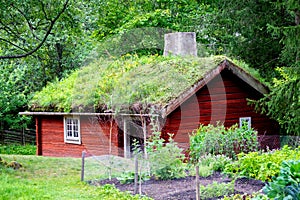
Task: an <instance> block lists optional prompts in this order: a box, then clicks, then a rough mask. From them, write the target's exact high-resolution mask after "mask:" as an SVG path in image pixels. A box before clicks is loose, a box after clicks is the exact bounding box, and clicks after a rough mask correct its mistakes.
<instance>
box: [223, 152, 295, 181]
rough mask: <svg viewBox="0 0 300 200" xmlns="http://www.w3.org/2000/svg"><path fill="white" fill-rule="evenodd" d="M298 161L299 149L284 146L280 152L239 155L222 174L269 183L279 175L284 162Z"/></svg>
mask: <svg viewBox="0 0 300 200" xmlns="http://www.w3.org/2000/svg"><path fill="white" fill-rule="evenodd" d="M291 159H293V160H299V159H300V149H299V148H296V149H292V148H291V147H288V146H284V147H283V148H282V149H281V150H273V151H269V152H264V153H261V152H251V153H248V154H244V153H241V154H239V155H238V160H237V161H235V162H233V163H231V164H227V165H226V167H225V170H224V172H225V173H227V174H236V173H238V174H239V175H241V176H246V177H249V178H254V179H257V180H262V181H270V180H272V177H275V176H277V175H278V174H279V171H280V166H281V163H282V162H283V161H284V160H291Z"/></svg>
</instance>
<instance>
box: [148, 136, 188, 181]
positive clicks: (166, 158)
mask: <svg viewBox="0 0 300 200" xmlns="http://www.w3.org/2000/svg"><path fill="white" fill-rule="evenodd" d="M160 135H161V133H160V132H154V133H153V135H152V136H151V137H150V138H149V140H148V142H147V152H148V159H149V161H150V169H151V174H152V175H154V176H155V177H156V178H157V179H162V180H167V179H176V178H182V177H185V176H186V174H185V171H184V170H185V165H184V163H183V159H184V154H183V153H182V149H180V148H179V147H178V146H177V144H176V142H174V140H173V139H172V135H169V136H170V137H169V141H168V143H166V144H165V140H164V139H163V138H160Z"/></svg>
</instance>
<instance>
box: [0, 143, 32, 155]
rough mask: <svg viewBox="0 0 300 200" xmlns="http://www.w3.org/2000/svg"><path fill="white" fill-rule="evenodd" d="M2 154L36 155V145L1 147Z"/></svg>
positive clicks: (0, 152)
mask: <svg viewBox="0 0 300 200" xmlns="http://www.w3.org/2000/svg"><path fill="white" fill-rule="evenodd" d="M0 154H16V155H35V154H36V146H35V145H24V146H23V145H20V144H10V145H0Z"/></svg>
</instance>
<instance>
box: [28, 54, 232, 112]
mask: <svg viewBox="0 0 300 200" xmlns="http://www.w3.org/2000/svg"><path fill="white" fill-rule="evenodd" d="M226 59H227V58H226V57H224V56H212V57H206V58H197V57H184V58H183V57H173V56H169V57H162V56H150V57H140V58H138V57H132V56H130V57H123V58H120V59H115V60H105V59H99V60H97V61H95V62H93V63H91V64H89V65H87V66H85V67H82V68H81V69H79V70H77V71H74V72H73V73H72V74H70V76H68V77H67V78H64V79H63V80H60V81H59V80H56V81H55V82H52V83H49V84H48V85H47V86H46V87H45V88H44V89H43V90H41V91H40V92H37V93H36V94H35V96H34V97H33V99H32V100H31V102H30V109H31V110H32V111H48V112H49V111H51V112H75V111H76V112H104V111H106V110H113V111H119V110H125V109H129V110H131V111H132V110H139V111H140V110H145V108H147V109H150V108H155V109H161V108H163V107H164V106H165V105H167V104H168V103H169V102H170V101H172V100H174V99H176V98H178V97H179V96H180V95H181V94H183V93H184V92H185V91H186V90H188V89H189V88H190V87H192V86H193V85H194V84H196V83H197V82H198V81H199V80H201V79H202V78H203V77H205V76H206V75H207V74H208V73H210V72H211V71H212V70H213V69H215V68H216V67H217V66H218V65H219V64H220V63H221V62H222V61H224V60H226ZM137 107H138V108H137ZM148 112H149V110H148Z"/></svg>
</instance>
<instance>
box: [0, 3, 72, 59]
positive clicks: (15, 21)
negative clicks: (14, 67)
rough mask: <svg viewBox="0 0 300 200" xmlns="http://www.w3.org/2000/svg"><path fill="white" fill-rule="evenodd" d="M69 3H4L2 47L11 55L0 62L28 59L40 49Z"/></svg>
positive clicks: (0, 23) (7, 55) (0, 57)
mask: <svg viewBox="0 0 300 200" xmlns="http://www.w3.org/2000/svg"><path fill="white" fill-rule="evenodd" d="M51 3H52V2H51ZM68 3H69V0H66V1H65V2H63V4H62V3H61V2H60V1H57V2H55V3H52V4H50V1H36V0H35V1H28V0H26V1H11V0H8V1H1V8H0V10H1V12H0V13H1V14H0V31H1V32H0V33H1V38H0V42H1V43H0V45H1V46H4V47H6V48H2V50H4V49H8V51H9V53H7V52H3V53H4V55H3V56H0V59H7V58H22V57H26V56H29V55H31V54H33V53H34V52H36V51H37V50H38V49H39V48H41V47H42V45H43V44H44V43H45V41H46V40H47V38H48V36H49V35H50V34H51V31H52V29H53V27H54V25H55V23H56V22H57V20H58V19H59V18H60V16H61V15H62V13H63V12H64V11H65V10H66V9H67V6H68ZM60 4H62V8H61V6H60Z"/></svg>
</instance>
